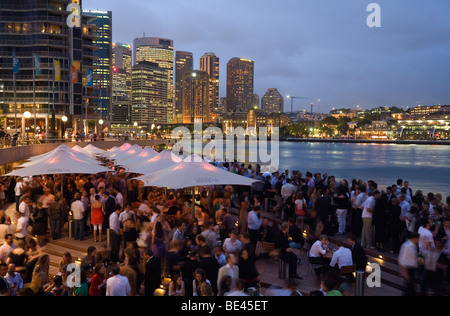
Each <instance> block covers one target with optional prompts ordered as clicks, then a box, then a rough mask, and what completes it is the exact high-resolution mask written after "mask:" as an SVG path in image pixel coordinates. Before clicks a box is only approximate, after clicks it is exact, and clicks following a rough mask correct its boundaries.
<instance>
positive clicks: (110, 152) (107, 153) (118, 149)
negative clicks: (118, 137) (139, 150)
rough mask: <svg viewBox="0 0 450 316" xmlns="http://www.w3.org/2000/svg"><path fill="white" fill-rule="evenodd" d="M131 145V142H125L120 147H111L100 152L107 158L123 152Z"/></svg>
mask: <svg viewBox="0 0 450 316" xmlns="http://www.w3.org/2000/svg"><path fill="white" fill-rule="evenodd" d="M131 147H133V146H132V145H131V144H129V143H125V144H123V145H122V146H120V147H116V148H114V147H113V148H111V149H110V150H108V151H105V152H104V153H102V154H101V156H102V157H105V158H109V157H110V156H113V155H118V154H119V153H121V152H124V151H126V150H128V149H130V148H131Z"/></svg>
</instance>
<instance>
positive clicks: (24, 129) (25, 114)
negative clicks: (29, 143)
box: [22, 111, 31, 138]
mask: <svg viewBox="0 0 450 316" xmlns="http://www.w3.org/2000/svg"><path fill="white" fill-rule="evenodd" d="M23 117H24V118H25V119H24V126H23V128H22V130H23V131H25V132H26V136H27V138H28V129H27V119H29V118H30V117H31V113H30V112H28V111H26V112H24V113H23Z"/></svg>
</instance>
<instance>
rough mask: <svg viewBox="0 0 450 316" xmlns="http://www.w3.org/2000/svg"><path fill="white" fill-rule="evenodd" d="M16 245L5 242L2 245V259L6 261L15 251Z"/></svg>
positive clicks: (0, 255)
mask: <svg viewBox="0 0 450 316" xmlns="http://www.w3.org/2000/svg"><path fill="white" fill-rule="evenodd" d="M13 249H14V246H10V245H8V244H7V243H4V244H3V246H1V247H0V261H2V262H5V261H6V259H8V257H9V255H10V254H11V252H12V251H13Z"/></svg>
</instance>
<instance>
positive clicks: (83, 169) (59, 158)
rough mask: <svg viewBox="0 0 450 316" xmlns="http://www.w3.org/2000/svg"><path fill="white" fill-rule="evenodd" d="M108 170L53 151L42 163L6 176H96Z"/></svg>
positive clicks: (61, 151) (63, 152) (63, 151)
mask: <svg viewBox="0 0 450 316" xmlns="http://www.w3.org/2000/svg"><path fill="white" fill-rule="evenodd" d="M108 171H111V170H110V169H108V168H106V167H103V166H100V165H98V164H95V163H92V162H87V161H84V160H82V159H79V158H78V157H75V156H74V155H73V154H72V153H70V152H68V151H66V150H64V149H60V150H56V151H54V152H53V153H52V154H51V155H50V156H48V157H47V159H45V160H44V161H39V162H37V163H35V164H33V165H31V166H29V167H26V168H23V169H19V170H15V171H13V172H11V173H9V174H7V176H19V177H26V176H37V175H52V174H72V173H74V174H97V173H101V172H108Z"/></svg>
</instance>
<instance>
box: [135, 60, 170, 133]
mask: <svg viewBox="0 0 450 316" xmlns="http://www.w3.org/2000/svg"><path fill="white" fill-rule="evenodd" d="M132 78H133V79H132V90H133V93H132V99H133V100H132V109H131V120H132V122H133V123H134V122H137V123H139V124H140V125H151V124H161V123H167V112H168V107H167V90H168V84H167V78H168V70H167V69H166V68H164V67H160V66H159V65H158V64H157V63H152V62H148V61H141V62H138V63H137V64H135V65H134V66H133V71H132Z"/></svg>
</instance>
